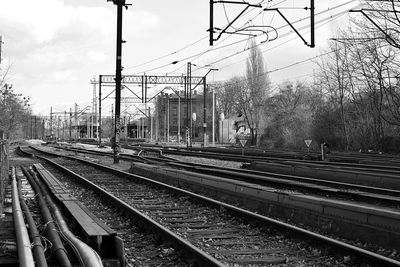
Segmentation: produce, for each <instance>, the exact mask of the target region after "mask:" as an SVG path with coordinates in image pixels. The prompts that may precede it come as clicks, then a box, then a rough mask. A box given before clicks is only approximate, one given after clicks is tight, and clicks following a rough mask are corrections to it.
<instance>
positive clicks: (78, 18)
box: [0, 0, 360, 115]
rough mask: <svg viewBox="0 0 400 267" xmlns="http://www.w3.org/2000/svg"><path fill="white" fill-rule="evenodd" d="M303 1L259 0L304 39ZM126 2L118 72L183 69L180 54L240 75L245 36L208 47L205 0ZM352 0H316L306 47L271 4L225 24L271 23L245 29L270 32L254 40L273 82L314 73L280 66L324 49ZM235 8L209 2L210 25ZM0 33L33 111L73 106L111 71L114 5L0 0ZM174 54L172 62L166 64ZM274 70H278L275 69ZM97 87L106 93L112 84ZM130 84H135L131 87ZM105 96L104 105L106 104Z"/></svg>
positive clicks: (84, 101) (307, 67) (221, 76)
mask: <svg viewBox="0 0 400 267" xmlns="http://www.w3.org/2000/svg"><path fill="white" fill-rule="evenodd" d="M238 2H240V1H239V0H238ZM256 2H259V1H252V3H256ZM309 2H310V1H309V0H286V1H285V0H281V1H278V0H276V1H271V0H269V1H262V6H263V7H264V8H266V7H269V8H273V7H275V8H279V9H280V10H281V12H282V13H283V14H284V15H285V16H286V17H287V19H289V20H290V21H292V22H296V23H295V24H294V26H295V27H296V28H297V29H299V30H301V34H302V36H303V38H304V39H305V40H306V41H309V40H310V36H309V27H308V26H309V19H308V18H307V16H309V12H308V11H306V10H304V7H306V6H307V5H309ZM127 3H129V4H132V6H130V7H129V9H128V10H125V9H124V18H123V39H124V40H126V43H125V44H124V45H123V58H122V65H123V66H124V71H123V74H143V73H144V72H145V73H146V74H158V75H166V74H169V75H182V74H183V73H184V72H185V67H186V64H187V62H188V61H191V62H192V63H193V64H196V65H197V66H205V65H210V66H212V67H213V68H218V69H219V70H218V71H215V72H212V73H211V74H209V76H208V80H209V81H210V82H212V81H224V80H227V79H229V78H231V77H233V76H235V75H243V74H244V73H245V59H246V58H247V56H248V51H246V52H243V51H244V50H245V49H246V48H248V46H249V41H248V37H247V36H244V35H228V34H223V35H222V36H221V37H220V39H219V40H218V41H216V42H215V45H214V46H213V47H210V46H209V44H208V32H207V29H208V28H209V1H208V0H169V1H165V0H156V1H149V0H136V1H133V0H127ZM359 4H360V1H348V0H336V1H333V0H317V1H315V8H316V10H315V13H316V14H318V13H321V14H320V15H318V16H316V19H315V20H316V22H317V24H316V37H315V40H316V47H315V48H309V47H307V46H306V45H304V43H303V41H302V40H301V39H300V38H299V37H298V36H296V35H295V34H294V33H293V31H291V30H290V28H289V27H287V24H286V23H285V22H284V21H283V20H282V19H281V18H280V17H279V15H278V14H277V13H276V12H274V11H268V12H266V11H262V9H260V8H249V9H248V10H247V11H246V12H245V13H244V15H243V16H241V17H240V19H239V20H238V21H237V22H236V23H235V24H234V25H233V28H230V29H229V31H235V29H238V28H241V27H246V26H250V25H253V26H261V25H262V26H271V27H270V28H267V27H263V28H261V27H258V28H254V27H253V28H247V29H249V30H250V29H253V30H254V31H253V32H252V33H260V32H261V31H260V30H264V31H269V34H268V35H267V34H262V35H261V36H259V37H257V38H256V42H257V43H261V42H264V43H263V44H262V45H260V48H261V50H262V51H263V54H264V61H265V64H266V68H267V70H268V71H272V72H271V73H270V74H269V77H270V78H271V81H272V82H273V83H274V84H277V83H280V82H282V81H284V80H285V79H288V80H292V79H312V74H313V68H314V65H313V63H312V62H310V61H309V62H306V63H303V64H297V65H296V64H295V65H294V66H293V67H287V66H289V65H291V64H294V63H296V62H299V61H302V60H305V59H307V58H311V57H315V56H318V55H319V54H321V53H323V52H324V51H325V49H326V43H327V40H328V39H329V38H331V37H332V36H333V35H335V32H336V29H337V27H338V25H340V26H343V27H346V24H347V19H348V16H349V14H348V13H347V12H346V11H347V10H349V9H351V8H354V7H357V6H358V5H359ZM243 8H244V6H243V5H229V4H225V6H223V5H222V4H215V6H214V9H215V14H214V19H215V22H214V26H215V27H218V28H223V27H224V26H225V25H226V24H227V22H228V21H232V19H233V18H234V17H235V16H236V14H237V13H238V12H240V11H241V9H243ZM353 16H354V15H353ZM299 20H301V21H300V22H298V21H299ZM249 32H250V31H245V32H244V31H242V32H240V33H249ZM0 35H2V37H3V42H4V44H3V49H2V58H3V61H2V64H1V65H0V67H1V69H2V70H3V71H4V70H5V69H6V68H7V66H9V65H10V66H11V69H10V74H9V76H8V79H9V80H8V82H9V83H12V84H13V88H14V89H15V90H17V91H18V92H19V93H22V94H24V95H27V96H30V98H31V101H32V109H33V111H34V113H35V114H41V115H49V112H50V107H51V106H52V107H53V108H54V110H55V111H57V112H62V111H64V110H67V111H69V109H70V108H74V103H77V104H78V105H79V107H80V108H84V107H85V106H87V105H90V104H91V103H90V102H91V99H92V96H93V91H92V90H93V87H92V85H91V84H90V80H91V79H92V77H93V76H98V75H99V74H114V73H115V35H116V7H115V6H114V5H113V4H112V2H107V1H106V0H35V1H32V0H18V1H5V0H1V1H0ZM276 37H278V38H277V39H276ZM267 40H269V41H268V42H265V41H267ZM173 61H178V63H177V64H171V63H172V62H173ZM284 67H287V68H284ZM279 68H284V69H283V70H280V71H274V70H276V69H279ZM193 70H194V73H193V75H199V76H202V75H204V74H205V73H206V72H207V71H208V69H207V68H202V69H199V70H197V71H196V67H193ZM105 90H106V92H105V93H107V90H109V91H108V92H111V91H110V90H111V89H110V88H108V89H105ZM133 90H137V92H138V93H139V92H140V91H138V90H139V88H136V87H133ZM156 90H159V88H153V91H154V92H155V91H156ZM154 92H153V93H154ZM111 103H112V100H109V101H108V102H107V103H105V112H108V111H107V110H109V109H110V105H111Z"/></svg>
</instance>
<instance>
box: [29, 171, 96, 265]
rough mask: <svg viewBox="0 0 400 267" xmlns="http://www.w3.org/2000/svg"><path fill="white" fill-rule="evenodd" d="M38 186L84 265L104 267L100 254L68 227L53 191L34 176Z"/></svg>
mask: <svg viewBox="0 0 400 267" xmlns="http://www.w3.org/2000/svg"><path fill="white" fill-rule="evenodd" d="M34 178H35V180H36V182H37V184H38V186H39V187H40V189H41V191H42V193H43V195H44V196H45V199H46V201H47V204H48V205H49V206H50V209H51V211H52V213H53V215H54V217H55V219H56V221H57V225H58V226H59V228H60V230H61V235H62V237H63V239H64V240H66V241H67V242H68V244H69V245H70V246H71V248H72V249H73V250H74V252H75V255H76V256H77V258H78V259H79V262H80V263H81V264H82V266H84V267H102V266H103V263H102V261H101V258H100V256H99V255H98V254H97V253H96V251H94V250H93V249H92V248H91V247H89V246H88V245H87V244H86V243H84V242H82V241H81V240H80V239H78V238H77V237H76V236H75V235H74V234H73V233H72V232H71V231H70V230H69V228H68V226H67V223H66V222H65V220H64V218H63V216H62V214H61V211H60V210H59V208H58V207H57V205H56V204H55V203H54V201H53V200H52V197H51V193H50V192H49V190H48V189H47V188H46V187H45V186H44V185H43V184H42V183H41V182H40V181H39V178H38V177H37V176H35V177H34Z"/></svg>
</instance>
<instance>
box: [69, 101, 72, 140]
mask: <svg viewBox="0 0 400 267" xmlns="http://www.w3.org/2000/svg"><path fill="white" fill-rule="evenodd" d="M71 139H72V108H69V140H71Z"/></svg>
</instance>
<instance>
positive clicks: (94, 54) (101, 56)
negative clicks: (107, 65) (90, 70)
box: [87, 50, 108, 62]
mask: <svg viewBox="0 0 400 267" xmlns="http://www.w3.org/2000/svg"><path fill="white" fill-rule="evenodd" d="M87 56H88V58H89V60H91V61H94V62H102V61H105V60H106V59H108V56H107V55H106V54H105V53H103V52H99V51H94V50H90V51H89V52H88V53H87Z"/></svg>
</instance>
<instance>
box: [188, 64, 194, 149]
mask: <svg viewBox="0 0 400 267" xmlns="http://www.w3.org/2000/svg"><path fill="white" fill-rule="evenodd" d="M187 73H188V74H187V75H188V90H189V101H190V103H189V104H190V110H189V111H188V113H189V116H190V125H189V138H190V139H189V141H190V142H189V146H190V147H192V132H193V118H192V114H193V110H192V63H190V62H188V69H187Z"/></svg>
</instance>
